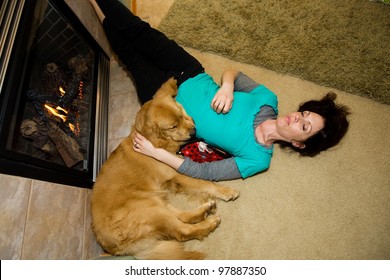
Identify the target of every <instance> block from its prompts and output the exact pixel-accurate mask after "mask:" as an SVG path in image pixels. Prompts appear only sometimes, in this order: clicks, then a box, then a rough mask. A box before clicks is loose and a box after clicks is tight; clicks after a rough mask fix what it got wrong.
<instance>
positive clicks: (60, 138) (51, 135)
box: [20, 119, 84, 167]
mask: <svg viewBox="0 0 390 280" xmlns="http://www.w3.org/2000/svg"><path fill="white" fill-rule="evenodd" d="M20 131H21V134H22V135H23V137H25V138H27V139H31V140H32V142H33V145H34V147H36V148H38V149H40V150H42V151H43V152H45V153H49V154H55V153H56V152H58V153H59V154H60V156H61V158H62V159H63V161H64V162H65V165H66V166H67V167H72V166H74V165H75V164H76V163H78V162H80V161H81V160H83V159H84V157H83V154H82V153H81V152H80V147H79V145H78V144H77V142H76V140H74V139H73V138H72V137H70V136H69V135H67V134H66V133H65V132H63V131H62V129H61V128H60V127H59V126H57V125H56V124H55V123H54V122H52V121H48V122H43V121H39V120H37V119H32V120H31V119H27V120H24V121H23V122H22V125H21V126H20ZM50 140H51V141H50ZM53 143H54V144H53Z"/></svg>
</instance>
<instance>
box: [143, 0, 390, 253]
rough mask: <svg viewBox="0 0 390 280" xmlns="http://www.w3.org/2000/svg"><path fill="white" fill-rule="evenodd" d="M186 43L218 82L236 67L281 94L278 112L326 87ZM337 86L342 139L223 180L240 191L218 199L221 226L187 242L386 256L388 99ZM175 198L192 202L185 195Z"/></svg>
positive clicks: (163, 2) (389, 221)
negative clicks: (346, 117) (346, 120)
mask: <svg viewBox="0 0 390 280" xmlns="http://www.w3.org/2000/svg"><path fill="white" fill-rule="evenodd" d="M171 2H172V0H153V1H151V2H149V1H148V3H150V6H148V9H147V10H146V11H147V13H144V14H145V17H146V19H147V20H148V19H153V22H154V23H156V24H158V22H159V20H158V19H159V18H160V17H161V16H162V14H161V11H162V10H165V9H162V7H164V8H165V7H166V6H167V4H168V5H170V4H171ZM140 3H141V2H140ZM141 4H142V3H141ZM141 4H140V9H141ZM148 5H149V4H148ZM141 12H143V10H142V11H141V10H140V14H141V16H142V14H143V13H141ZM156 17H157V19H156ZM188 50H189V51H190V52H191V53H192V54H193V55H194V56H196V57H197V58H198V59H199V60H200V61H201V62H202V63H203V64H204V66H205V67H206V69H207V71H208V72H209V73H210V74H212V75H213V76H214V77H215V79H216V80H217V81H219V80H220V79H219V77H220V75H221V73H222V71H223V69H225V68H226V67H235V68H237V69H240V70H242V71H243V72H245V73H247V74H248V75H249V76H251V77H253V78H254V79H255V80H257V81H258V82H260V83H263V84H265V85H266V86H267V87H269V88H270V89H271V90H273V91H274V92H275V93H276V94H277V95H278V96H279V103H280V106H279V109H280V113H281V114H284V113H287V112H289V111H292V110H295V108H296V107H297V105H298V104H299V103H300V102H301V101H303V100H306V99H309V98H318V97H320V96H322V94H323V93H325V92H327V91H328V90H329V88H325V87H322V86H319V85H316V84H314V83H310V82H307V81H304V80H300V79H297V78H294V77H291V76H287V75H281V74H278V73H276V72H272V71H268V70H265V69H263V68H259V67H254V66H251V65H247V64H242V63H239V62H234V61H231V60H228V59H226V58H223V57H221V56H217V55H214V54H209V53H205V52H200V51H197V50H193V49H188ZM335 92H336V93H337V94H338V100H339V101H341V102H343V103H345V104H348V105H349V106H350V108H351V110H352V114H351V116H350V121H351V125H350V130H349V132H348V134H347V135H346V137H345V139H344V140H343V141H342V143H341V144H340V145H339V146H338V147H336V148H334V149H332V150H331V151H328V152H325V153H323V154H320V155H319V156H318V157H315V158H299V157H298V156H297V155H294V154H289V153H287V152H285V151H281V150H280V149H279V148H278V147H276V149H275V153H274V158H273V160H272V163H271V168H270V169H269V170H268V171H267V172H265V173H263V174H259V175H256V176H254V177H252V178H249V179H246V180H235V181H230V182H226V184H227V185H231V186H233V187H235V188H237V189H239V190H240V191H241V197H240V198H239V199H238V200H236V201H234V202H229V203H224V202H219V203H218V213H219V214H220V215H221V218H222V223H221V225H220V227H219V228H217V229H216V231H215V232H213V233H212V234H211V235H210V236H209V237H208V238H205V239H204V240H203V241H197V240H194V241H190V242H187V244H186V245H187V247H188V248H196V249H200V250H202V251H204V252H206V253H208V258H209V259H390V106H389V105H383V104H380V103H378V102H375V101H372V100H370V99H367V98H362V97H359V96H357V95H354V94H349V93H345V92H341V91H339V90H335ZM175 203H176V204H177V205H179V206H182V207H190V206H191V205H189V204H188V203H187V202H186V201H185V200H184V199H176V200H175Z"/></svg>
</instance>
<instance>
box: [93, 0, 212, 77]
mask: <svg viewBox="0 0 390 280" xmlns="http://www.w3.org/2000/svg"><path fill="white" fill-rule="evenodd" d="M97 3H98V4H99V7H100V8H101V10H102V12H103V14H104V16H105V21H108V22H109V23H110V25H112V27H114V28H116V29H117V31H118V33H119V34H121V36H120V38H121V39H122V40H124V41H126V42H127V43H128V44H131V45H132V46H133V48H134V49H135V50H136V51H138V52H140V53H142V54H143V55H144V57H147V58H148V59H149V61H150V62H152V63H154V64H155V65H156V66H157V67H158V68H159V69H161V70H162V71H164V72H165V73H166V74H167V75H168V73H169V74H170V75H173V76H175V77H176V78H177V79H178V83H179V84H180V83H181V82H183V81H185V80H186V79H188V78H191V77H193V76H195V75H197V74H199V73H201V72H203V71H204V69H203V67H202V65H201V64H200V63H199V61H198V60H196V59H195V58H194V57H193V56H191V55H190V54H189V53H187V52H186V51H185V50H184V49H183V48H182V47H180V46H179V45H178V44H177V43H176V42H174V41H173V40H170V39H168V38H167V37H166V36H165V35H164V34H163V33H161V32H160V31H158V30H156V29H154V28H152V27H151V26H150V25H149V24H148V23H147V22H144V21H142V20H141V19H140V18H139V17H137V16H135V15H134V14H132V13H131V12H130V10H128V9H127V8H126V7H125V6H124V5H123V4H122V3H120V2H119V1H116V0H97Z"/></svg>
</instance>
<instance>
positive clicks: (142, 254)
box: [134, 240, 205, 260]
mask: <svg viewBox="0 0 390 280" xmlns="http://www.w3.org/2000/svg"><path fill="white" fill-rule="evenodd" d="M142 243H143V244H138V245H140V247H142V248H139V250H137V252H136V253H134V257H135V258H136V259H140V260H203V259H204V258H205V254H203V253H201V252H197V251H187V250H185V249H184V246H183V244H182V243H180V242H178V241H175V240H169V241H165V240H148V242H142Z"/></svg>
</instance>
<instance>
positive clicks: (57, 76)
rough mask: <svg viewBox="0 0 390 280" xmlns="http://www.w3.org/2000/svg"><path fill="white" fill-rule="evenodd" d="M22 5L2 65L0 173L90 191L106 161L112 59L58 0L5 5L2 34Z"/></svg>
mask: <svg viewBox="0 0 390 280" xmlns="http://www.w3.org/2000/svg"><path fill="white" fill-rule="evenodd" d="M13 3H17V4H16V5H15V6H14V4H13ZM19 3H20V4H19ZM22 3H24V4H22ZM19 5H20V7H23V13H21V16H20V20H19V21H18V22H17V21H16V20H12V21H9V22H14V21H15V22H17V23H18V25H15V27H13V28H9V30H13V29H16V28H17V33H16V36H15V40H14V42H13V43H12V44H11V43H10V44H9V45H10V47H9V49H10V50H12V51H11V52H10V54H11V55H10V56H9V57H10V59H9V63H4V62H3V61H1V65H0V66H1V67H2V68H1V69H2V72H3V71H4V72H3V73H5V75H4V77H5V78H4V80H3V81H4V83H2V84H1V94H0V106H1V112H0V170H1V172H2V173H3V172H5V173H9V174H13V175H19V176H25V177H30V178H37V179H40V180H46V181H53V182H59V183H63V184H70V185H77V186H82V187H91V185H92V184H93V181H94V178H95V177H96V174H97V173H98V171H99V169H100V166H101V165H102V163H103V162H104V160H105V158H106V147H107V140H106V138H107V108H108V79H109V58H108V57H107V55H106V54H105V53H104V51H103V50H102V49H101V47H100V46H99V45H98V44H97V43H96V41H95V40H94V38H93V37H92V36H91V35H90V34H89V32H88V31H87V30H86V28H85V27H84V26H83V25H82V24H81V22H80V21H79V20H78V18H77V17H76V16H75V15H74V13H73V12H72V11H71V10H70V9H69V7H68V6H67V5H66V4H65V2H64V1H61V0H31V1H26V2H24V1H19V0H17V1H16V2H6V3H2V4H1V10H2V13H1V21H0V28H1V30H2V31H3V27H4V26H6V25H5V24H3V23H4V22H7V21H6V20H5V19H6V18H7V17H6V16H7V13H8V10H12V9H13V8H14V7H18V6H19ZM14 10H15V11H16V10H17V8H15V9H14ZM3 11H6V13H3ZM15 14H18V13H17V12H15ZM4 16H5V17H4ZM4 30H5V29H4ZM1 37H2V41H3V37H4V36H1ZM4 38H7V39H6V40H8V37H4ZM10 38H11V37H10ZM2 51H3V50H2ZM3 65H5V66H6V67H4V66H3ZM4 69H5V70H4ZM3 73H2V75H1V76H2V77H3Z"/></svg>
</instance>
